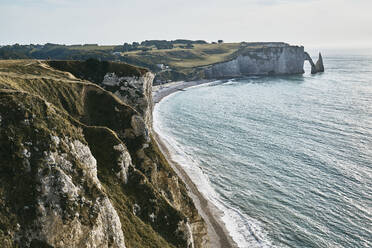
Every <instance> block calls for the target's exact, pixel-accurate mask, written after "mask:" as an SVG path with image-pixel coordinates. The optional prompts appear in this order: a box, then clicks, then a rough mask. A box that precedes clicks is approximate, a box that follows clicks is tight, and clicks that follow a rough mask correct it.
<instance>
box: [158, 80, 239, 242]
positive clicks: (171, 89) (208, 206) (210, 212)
mask: <svg viewBox="0 0 372 248" xmlns="http://www.w3.org/2000/svg"><path fill="white" fill-rule="evenodd" d="M213 81H214V80H213ZM209 82H212V80H201V81H193V82H172V83H169V84H165V85H159V86H154V87H156V88H155V89H154V90H153V102H154V105H155V104H157V103H159V102H160V101H161V100H162V99H163V98H164V97H166V96H168V95H170V94H173V93H175V92H178V91H182V90H184V89H186V88H189V87H192V86H197V85H201V84H205V83H209ZM153 134H154V139H155V141H156V143H157V144H158V146H159V148H160V150H161V152H162V153H163V155H164V156H165V158H166V159H167V161H168V163H169V164H170V165H171V166H172V168H173V169H174V170H175V171H176V173H177V175H178V176H179V177H180V178H181V179H182V181H183V182H184V183H185V184H186V186H187V189H188V194H189V196H190V197H191V198H192V200H193V202H194V204H195V207H196V209H197V210H198V212H199V214H200V215H201V216H202V218H203V219H204V221H205V223H206V225H207V232H208V238H209V245H210V247H211V248H237V247H238V246H237V244H236V243H235V241H234V240H233V239H232V237H231V235H230V233H229V231H228V230H227V228H226V225H225V223H224V222H223V220H222V218H221V217H222V214H223V213H222V211H221V210H219V209H218V208H217V207H216V206H215V205H214V204H213V203H212V202H210V201H209V200H207V199H206V198H205V197H204V195H203V194H202V193H201V192H200V191H199V189H198V188H197V186H196V185H195V183H194V182H193V181H192V179H191V178H190V176H189V175H188V173H187V172H186V171H185V170H184V169H183V167H182V166H181V165H180V164H179V163H177V162H176V161H174V160H173V159H172V156H171V153H170V152H169V150H168V148H167V145H166V144H165V143H166V142H164V141H163V140H162V138H161V136H160V135H159V134H158V133H157V132H155V130H153Z"/></svg>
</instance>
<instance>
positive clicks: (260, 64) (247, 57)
mask: <svg viewBox="0 0 372 248" xmlns="http://www.w3.org/2000/svg"><path fill="white" fill-rule="evenodd" d="M304 59H305V55H304V47H302V46H301V47H299V46H290V45H288V44H286V45H281V46H272V45H271V46H265V47H262V48H259V49H251V48H250V49H244V48H243V49H240V50H239V51H238V52H236V53H235V55H234V58H233V59H231V60H230V61H227V62H222V63H218V64H214V65H210V66H207V67H205V68H203V69H204V73H205V76H206V77H207V78H229V77H240V76H249V75H286V74H302V73H303V72H304V71H303V66H304Z"/></svg>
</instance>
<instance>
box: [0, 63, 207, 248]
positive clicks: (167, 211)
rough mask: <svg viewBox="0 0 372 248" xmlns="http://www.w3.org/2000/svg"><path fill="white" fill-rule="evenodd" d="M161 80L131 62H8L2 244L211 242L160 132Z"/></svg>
mask: <svg viewBox="0 0 372 248" xmlns="http://www.w3.org/2000/svg"><path fill="white" fill-rule="evenodd" d="M92 67H93V69H92ZM56 69H59V70H56ZM62 70H63V71H62ZM152 79H153V75H152V74H151V73H149V72H147V71H145V70H142V69H138V68H136V67H131V66H128V65H125V64H115V63H107V62H97V61H87V62H79V61H55V62H52V61H50V62H48V63H46V62H37V61H6V62H5V61H0V143H1V147H0V246H1V247H17V246H19V247H205V246H206V245H207V242H208V240H207V238H206V233H207V232H206V227H205V224H204V221H203V220H202V218H201V217H200V216H199V214H198V213H197V211H196V209H195V207H194V204H193V202H192V200H191V199H190V198H189V196H188V195H187V190H186V186H185V184H184V183H183V182H182V181H181V180H180V179H179V178H178V176H177V175H176V174H175V172H174V171H173V169H172V168H171V167H170V166H169V164H168V163H167V161H166V160H165V158H164V157H163V155H162V154H161V153H160V151H159V149H158V147H157V145H156V143H155V142H154V141H153V139H152V133H151V125H152V115H151V112H152V99H151V85H152ZM87 80H90V81H87ZM92 82H94V83H92Z"/></svg>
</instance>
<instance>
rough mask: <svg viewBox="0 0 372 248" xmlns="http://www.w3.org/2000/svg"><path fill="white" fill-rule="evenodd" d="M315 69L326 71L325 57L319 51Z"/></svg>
mask: <svg viewBox="0 0 372 248" xmlns="http://www.w3.org/2000/svg"><path fill="white" fill-rule="evenodd" d="M315 70H316V72H324V65H323V58H322V54H321V53H319V58H318V61H317V62H316V64H315Z"/></svg>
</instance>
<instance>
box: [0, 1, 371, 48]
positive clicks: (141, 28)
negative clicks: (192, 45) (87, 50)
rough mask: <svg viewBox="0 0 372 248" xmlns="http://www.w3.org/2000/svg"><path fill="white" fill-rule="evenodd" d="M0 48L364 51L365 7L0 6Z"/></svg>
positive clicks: (368, 7)
mask: <svg viewBox="0 0 372 248" xmlns="http://www.w3.org/2000/svg"><path fill="white" fill-rule="evenodd" d="M0 13H1V14H0V44H2V45H4V44H14V43H21V44H29V43H34V44H35V43H41V44H42V43H46V42H52V43H63V44H76V43H99V44H122V43H124V42H132V41H142V40H146V39H168V40H169V39H177V38H185V39H204V40H208V41H211V40H217V39H223V40H225V41H285V42H289V43H291V44H302V45H305V46H307V47H309V46H310V47H355V46H358V47H360V48H362V47H372V0H130V1H129V0H0Z"/></svg>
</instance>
